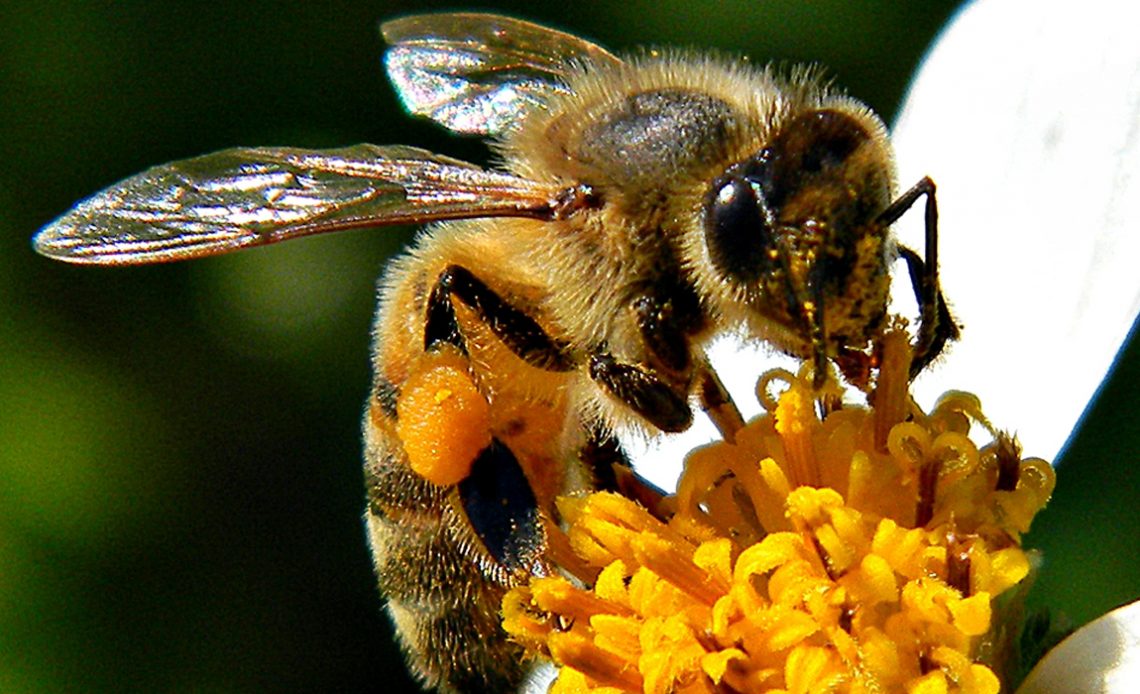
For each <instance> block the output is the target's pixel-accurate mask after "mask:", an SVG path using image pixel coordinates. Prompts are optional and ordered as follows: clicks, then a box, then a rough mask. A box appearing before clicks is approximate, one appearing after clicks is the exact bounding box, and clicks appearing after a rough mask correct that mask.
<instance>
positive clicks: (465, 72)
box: [35, 14, 957, 691]
mask: <svg viewBox="0 0 1140 694" xmlns="http://www.w3.org/2000/svg"><path fill="white" fill-rule="evenodd" d="M382 31H383V34H384V37H385V39H386V40H387V41H388V43H389V44H390V48H389V49H388V52H387V54H386V58H385V64H386V67H387V70H388V74H389V77H390V78H391V80H392V82H393V83H394V84H395V87H396V90H397V92H398V93H399V95H400V96H401V98H402V99H403V101H404V104H405V106H406V107H407V109H408V110H409V111H411V112H412V113H413V114H416V115H420V116H426V117H428V118H430V119H432V120H434V121H436V122H437V123H439V124H441V125H443V126H444V127H446V128H448V129H450V130H452V131H455V132H459V133H474V134H480V135H485V136H490V137H492V138H494V139H493V143H494V146H495V148H496V151H497V152H498V154H499V156H500V158H501V165H500V167H499V168H495V169H487V168H481V167H479V166H475V165H472V164H469V163H465V162H462V161H459V160H456V159H452V158H449V157H446V156H442V155H438V154H433V153H431V152H428V151H425V150H422V149H417V148H414V147H408V146H402V145H389V146H374V145H367V144H362V145H356V146H352V147H345V148H342V149H334V150H326V151H311V150H303V149H295V148H268V147H263V148H239V149H230V150H225V151H222V152H217V153H214V154H209V155H205V156H202V157H197V158H194V159H189V160H186V161H181V162H176V163H171V164H166V165H163V166H159V167H156V168H153V169H150V170H148V171H145V172H143V173H141V174H138V175H136V176H134V177H131V178H128V179H126V180H125V181H123V182H121V183H119V184H117V185H115V186H112V187H110V188H108V189H106V190H104V191H102V192H100V193H97V194H96V195H94V196H93V197H91V198H89V199H87V200H85V201H83V202H80V203H79V204H78V205H76V206H75V208H73V209H72V210H71V211H69V212H68V213H66V214H65V215H64V216H62V217H61V218H60V219H58V220H56V221H55V222H54V223H52V224H51V225H49V226H48V227H46V228H45V229H43V230H42V231H41V232H40V233H39V234H38V235H37V236H36V238H35V246H36V249H37V250H38V251H39V252H40V253H43V254H45V255H48V256H51V257H54V258H58V259H60V260H64V261H69V262H77V263H103V264H112V265H115V264H136V263H152V262H165V261H173V260H180V259H185V258H194V257H201V256H206V255H212V254H217V253H226V252H229V251H233V250H237V249H240V248H245V247H249V246H259V245H264V244H269V243H274V242H277V241H283V240H287V239H292V238H297V237H301V236H307V235H310V234H319V233H324V232H330V231H339V230H345V229H355V228H361V227H376V226H385V225H396V224H408V223H425V222H439V223H438V224H434V225H432V226H429V227H427V229H426V231H425V232H424V233H423V234H422V235H421V236H420V238H419V239H418V241H417V242H416V244H415V246H414V247H413V248H412V249H411V250H410V251H409V252H408V253H407V254H406V255H404V256H403V257H401V258H399V259H398V260H396V261H395V262H393V263H392V265H391V266H390V267H389V268H388V270H387V271H386V272H385V274H384V276H383V278H382V280H381V282H380V292H379V293H380V301H379V304H380V306H379V311H378V315H377V319H376V324H375V347H374V350H373V365H374V381H373V386H372V393H371V396H370V398H369V400H368V404H367V408H366V413H365V416H364V440H365V474H366V486H367V498H368V507H367V512H366V514H365V516H366V522H367V525H368V531H369V536H370V540H371V546H372V552H373V556H374V560H375V567H376V573H377V576H378V580H379V584H380V588H381V590H382V591H383V593H384V594H385V596H386V598H387V609H388V612H389V614H390V616H391V618H392V620H393V622H394V624H395V626H396V629H397V632H398V635H399V639H400V641H401V644H402V646H403V648H404V650H405V653H406V655H407V659H408V663H409V666H410V668H411V670H412V671H413V672H414V673H415V674H417V675H418V676H419V677H420V679H421V680H422V682H423V683H424V684H425V685H426V686H429V687H434V688H438V689H440V690H447V691H500V690H506V689H510V688H513V687H515V686H517V685H518V684H519V683H520V682H521V680H522V679H523V677H524V676H525V670H526V665H525V663H524V662H523V659H522V657H521V651H520V649H519V648H518V647H517V646H516V645H515V644H513V643H511V642H509V641H508V640H507V638H506V636H505V634H504V633H503V632H502V630H501V629H500V627H499V623H498V622H499V617H498V610H499V603H500V600H501V598H502V596H503V594H504V592H505V590H506V589H507V588H508V587H510V586H511V585H514V584H516V583H517V582H518V581H519V580H521V578H522V577H525V576H529V575H533V574H541V573H545V572H550V571H553V570H554V569H553V568H552V567H551V566H549V563H548V560H547V559H546V558H545V552H546V548H547V547H548V545H549V544H551V543H554V542H557V541H558V530H557V528H558V512H557V509H556V508H555V506H554V499H555V498H556V497H557V496H559V495H563V494H569V493H574V492H576V491H581V490H586V489H598V488H610V489H619V490H622V491H624V492H625V493H628V494H638V493H645V492H646V487H645V486H644V485H641V484H639V483H638V482H637V479H636V476H634V475H633V474H632V472H631V470H630V469H629V466H628V461H627V459H626V457H625V455H624V453H623V452H622V450H621V447H620V445H619V444H618V443H617V438H616V434H617V432H619V431H622V430H626V429H633V430H637V431H640V432H643V433H646V434H650V435H651V434H655V433H658V432H676V431H681V430H684V429H686V428H687V427H688V426H689V425H690V423H691V422H692V419H693V411H692V407H693V405H694V404H697V405H699V407H701V408H702V409H703V410H704V411H705V412H707V413H708V414H709V416H710V417H711V418H712V419H713V421H714V422H715V423H716V424H717V426H718V427H719V428H720V430H721V431H722V433H723V434H724V435H725V436H726V437H728V438H731V437H732V435H733V433H734V432H735V430H736V429H737V428H738V427H739V426H740V425H741V422H740V415H739V413H738V412H737V411H736V408H735V406H734V405H733V403H732V402H731V399H730V398H729V397H728V395H727V391H726V390H725V388H724V386H723V385H722V384H721V382H720V380H719V379H718V377H717V375H716V374H715V372H714V371H713V370H712V369H711V367H710V366H709V363H708V359H707V356H706V353H705V349H706V347H707V345H708V344H709V342H710V341H711V340H712V339H713V338H714V337H716V336H718V335H720V334H724V333H727V332H741V333H744V334H745V335H747V336H748V337H750V338H751V339H754V340H762V341H766V342H768V343H770V344H772V345H773V346H775V347H776V348H778V349H780V350H782V351H784V352H787V353H789V354H792V355H795V356H798V357H800V358H803V359H804V360H806V361H808V362H809V363H810V364H811V365H812V366H813V368H814V374H815V378H816V383H817V385H821V384H822V383H823V381H824V380H825V379H826V378H828V377H829V376H828V374H829V373H830V368H831V366H830V365H831V364H835V365H837V366H838V367H839V370H840V371H841V372H842V373H843V374H844V375H845V376H846V377H847V378H848V380H849V381H852V382H854V383H856V384H859V383H863V382H865V381H866V379H867V378H868V377H869V376H868V373H869V372H870V370H871V369H872V368H873V365H874V348H875V344H876V340H877V338H878V336H879V334H880V331H881V329H882V327H883V325H884V323H885V321H886V315H887V300H888V293H889V292H888V289H889V269H890V266H891V265H892V263H893V262H894V261H895V260H896V259H899V258H901V259H902V260H904V261H905V263H906V266H907V268H908V271H909V275H910V280H911V284H912V286H913V289H914V293H915V296H916V298H917V300H918V304H919V307H920V315H919V320H918V324H917V329H916V337H915V355H916V356H915V359H914V363H913V365H912V374H914V373H917V372H918V371H920V370H921V369H922V368H923V367H925V366H926V365H927V364H928V363H929V362H930V361H931V360H932V359H934V358H935V357H936V356H937V355H938V354H939V353H940V352H941V350H942V349H943V347H944V345H945V344H946V342H947V341H948V340H952V339H954V338H956V337H957V326H956V325H955V323H954V321H953V320H952V318H951V316H950V313H949V310H948V309H947V306H946V302H945V300H944V299H943V297H942V293H941V290H940V289H939V284H938V275H937V267H938V263H937V257H936V249H937V223H936V222H937V211H936V203H935V189H934V184H933V183H932V182H931V181H930V180H929V179H923V180H922V181H920V182H919V183H918V184H917V185H915V186H914V187H913V188H911V189H910V190H909V191H907V192H905V193H903V194H902V195H901V196H898V197H896V196H895V181H894V173H893V155H892V152H891V148H890V145H889V143H888V141H887V135H886V128H885V127H884V125H883V123H882V122H881V120H880V119H879V118H878V117H877V116H876V115H875V114H874V113H873V112H871V110H870V109H868V108H867V107H866V106H864V105H863V104H861V103H860V102H858V101H856V100H854V99H852V98H850V97H847V96H845V95H843V94H841V93H838V92H836V91H834V90H833V89H831V88H829V87H828V86H826V85H825V84H823V83H822V81H821V80H820V78H819V77H818V75H817V74H815V73H814V72H812V71H810V70H798V71H793V72H792V73H791V75H790V76H786V77H785V76H780V75H778V74H776V73H775V72H773V71H771V70H768V69H758V68H754V67H751V66H748V65H746V64H740V63H733V62H729V61H725V60H722V59H718V58H713V57H710V56H706V55H701V54H696V53H685V52H668V51H667V52H647V53H643V54H641V55H638V56H635V57H631V58H628V59H622V58H619V57H616V56H615V55H613V54H611V53H610V52H608V51H606V50H605V49H603V48H601V47H599V46H597V45H595V44H593V43H591V42H589V41H586V40H584V39H581V38H577V37H575V36H571V35H568V34H565V33H562V32H559V31H555V30H552V29H548V28H544V27H541V26H537V25H535V24H531V23H528V22H525V21H521V20H517V19H510V18H506V17H500V16H494V15H483V14H441V15H429V16H413V17H407V18H403V19H397V20H395V21H391V22H387V23H385V24H384V25H383V26H382ZM919 198H925V213H926V249H925V254H923V255H921V256H920V255H919V254H918V253H916V252H915V251H912V250H910V249H908V248H905V247H902V246H900V245H898V244H896V243H895V242H894V240H893V238H892V237H891V235H890V226H891V224H892V223H893V222H894V221H895V220H897V219H898V218H899V217H900V216H901V215H902V214H903V213H904V212H905V211H906V210H907V209H908V208H910V207H911V206H912V205H913V204H914V203H915V202H916V201H917V200H918V199H919ZM650 491H651V490H650Z"/></svg>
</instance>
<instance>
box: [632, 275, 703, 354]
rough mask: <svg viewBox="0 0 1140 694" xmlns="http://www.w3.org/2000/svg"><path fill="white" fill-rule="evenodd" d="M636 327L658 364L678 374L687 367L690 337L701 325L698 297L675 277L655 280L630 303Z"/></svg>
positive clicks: (690, 349)
mask: <svg viewBox="0 0 1140 694" xmlns="http://www.w3.org/2000/svg"><path fill="white" fill-rule="evenodd" d="M633 312H634V315H635V319H636V322H637V328H638V330H639V331H640V332H641V339H642V340H643V341H644V342H645V346H646V347H648V348H649V350H650V351H651V352H652V353H653V355H654V356H655V357H656V358H657V359H658V361H660V362H661V366H663V367H664V368H666V369H668V370H670V371H674V372H677V373H684V372H686V371H688V369H689V365H690V364H689V360H690V353H691V352H692V348H691V346H690V343H689V336H690V335H692V334H693V333H695V332H697V331H698V330H699V329H700V328H701V323H702V320H703V318H702V316H701V307H700V300H699V299H698V298H697V294H696V292H695V291H694V290H693V288H692V287H689V286H687V285H684V284H682V283H681V282H679V281H677V280H675V279H663V280H658V281H657V282H656V283H655V284H654V286H653V287H652V289H651V291H650V292H649V293H647V294H644V295H642V296H639V297H638V298H637V299H635V300H634V302H633Z"/></svg>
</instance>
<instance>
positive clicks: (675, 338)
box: [633, 277, 744, 443]
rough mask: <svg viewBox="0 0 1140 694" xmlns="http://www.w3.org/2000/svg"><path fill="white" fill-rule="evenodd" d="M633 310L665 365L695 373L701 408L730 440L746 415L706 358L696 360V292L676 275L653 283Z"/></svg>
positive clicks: (699, 319)
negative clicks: (694, 355) (693, 340)
mask: <svg viewBox="0 0 1140 694" xmlns="http://www.w3.org/2000/svg"><path fill="white" fill-rule="evenodd" d="M633 310H634V315H635V317H636V321H637V327H638V330H639V332H640V333H641V339H642V340H643V341H644V342H645V346H646V347H648V348H649V351H650V353H651V354H652V355H653V357H655V358H656V360H657V362H658V363H660V364H661V366H662V368H664V369H665V370H667V371H671V372H674V373H677V374H687V373H688V372H690V371H694V372H695V376H696V391H697V395H698V397H699V398H700V403H701V409H702V410H704V412H705V413H706V414H708V416H709V419H711V420H712V422H713V424H715V425H716V427H717V429H718V430H719V431H720V434H721V436H723V437H724V439H725V440H726V441H728V442H729V443H731V442H732V441H733V440H734V438H735V436H736V432H737V431H738V430H740V429H741V428H742V427H743V426H744V418H743V417H742V416H741V415H740V410H739V409H738V408H737V407H736V403H735V402H733V401H732V396H730V395H729V393H728V390H727V389H726V388H725V387H724V384H723V383H721V381H720V378H719V377H718V376H717V374H716V372H714V371H713V370H712V366H711V365H709V363H708V361H707V359H706V358H704V357H703V356H702V357H701V358H700V359H698V360H697V363H696V364H694V363H693V346H692V342H691V335H693V334H694V333H696V332H698V331H699V330H700V329H701V328H702V327H703V323H704V316H703V314H702V313H701V308H700V299H698V298H697V294H696V292H695V291H694V290H693V288H692V287H690V286H688V285H686V284H683V283H681V282H679V281H678V280H676V278H674V277H669V278H663V279H661V280H658V281H657V282H656V283H655V284H654V285H653V286H652V293H649V294H646V295H643V296H641V297H638V298H637V299H636V300H635V301H634V302H633ZM684 380H686V381H687V380H689V379H688V377H685V379H684Z"/></svg>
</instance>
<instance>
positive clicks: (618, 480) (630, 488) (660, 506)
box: [578, 429, 672, 520]
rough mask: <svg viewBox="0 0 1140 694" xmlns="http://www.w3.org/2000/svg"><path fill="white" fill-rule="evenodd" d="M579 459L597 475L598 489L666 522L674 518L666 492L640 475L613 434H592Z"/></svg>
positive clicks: (595, 480)
mask: <svg viewBox="0 0 1140 694" xmlns="http://www.w3.org/2000/svg"><path fill="white" fill-rule="evenodd" d="M578 459H579V460H580V461H581V463H582V465H583V467H585V468H586V469H587V470H590V471H591V472H592V473H593V476H594V488H596V489H599V490H603V491H609V492H617V493H619V494H621V495H622V496H624V497H626V498H627V499H633V500H634V501H636V502H638V503H640V504H641V505H642V506H644V507H645V508H646V509H648V510H649V512H650V513H652V514H653V515H655V516H657V517H658V518H661V519H663V520H667V519H668V518H669V517H670V516H671V515H672V512H671V511H670V510H668V509H667V508H666V504H665V500H666V494H665V491H664V490H663V489H661V488H660V487H658V486H657V485H655V484H653V483H652V482H650V481H649V480H647V479H645V478H644V477H642V476H641V475H639V474H637V472H636V471H635V470H634V469H633V465H632V464H630V462H629V458H628V457H627V456H626V454H625V451H623V450H622V448H621V444H620V443H618V440H617V438H616V437H614V436H613V434H609V433H606V432H604V431H603V430H601V429H595V430H594V431H592V432H590V436H589V438H587V440H586V443H585V444H584V445H583V446H582V447H581V448H580V449H579V451H578Z"/></svg>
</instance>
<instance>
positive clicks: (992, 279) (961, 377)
mask: <svg viewBox="0 0 1140 694" xmlns="http://www.w3.org/2000/svg"><path fill="white" fill-rule="evenodd" d="M1137 26H1140V6H1137V5H1134V4H1131V3H1116V2H1107V1H1103V2H1085V3H1060V2H1056V3H1055V2H1048V3H1042V2H1029V1H1028V0H992V1H983V2H979V3H976V4H974V5H971V6H969V7H968V8H967V9H966V10H965V11H964V12H962V13H961V15H960V16H959V17H957V18H956V20H955V21H954V22H953V23H952V25H951V26H950V27H949V28H948V30H947V31H946V32H945V33H944V35H943V36H942V37H941V38H940V39H939V41H938V43H937V44H936V46H935V47H934V49H933V51H932V52H931V53H930V55H929V56H928V58H927V59H926V62H925V63H924V65H923V66H922V68H921V70H920V71H919V74H918V76H917V79H916V81H915V83H914V85H913V86H912V88H911V93H910V95H909V97H908V100H907V102H906V105H905V107H904V110H903V113H902V116H901V117H900V119H899V122H898V125H897V127H896V133H895V136H894V141H895V146H896V151H897V153H898V157H899V168H900V174H901V175H900V181H901V183H902V185H903V186H904V187H905V186H907V185H909V184H910V183H912V182H913V181H916V180H918V179H919V178H920V177H921V176H923V175H930V176H931V177H932V178H933V179H934V180H935V182H936V183H937V185H938V203H939V211H940V217H941V219H940V225H939V232H940V244H939V246H940V249H939V252H940V261H941V262H940V266H941V272H942V280H943V288H944V290H945V293H946V296H947V298H948V299H949V301H950V302H951V306H952V308H953V311H954V314H955V316H956V317H957V318H958V320H959V321H960V322H961V323H963V324H964V326H965V328H964V331H963V336H962V340H961V342H960V343H958V344H956V345H954V347H953V349H952V350H951V351H950V353H949V354H948V355H947V356H946V357H945V359H944V360H943V361H942V362H941V363H940V364H937V365H936V366H935V367H934V368H933V369H931V370H930V371H929V372H928V374H927V375H925V376H924V377H920V378H919V380H918V381H917V383H916V394H917V395H918V397H919V402H920V403H921V404H923V405H927V406H929V405H930V404H932V401H933V398H934V397H936V396H937V395H938V394H939V393H940V392H941V391H942V390H943V389H945V388H948V387H953V388H959V389H966V390H970V391H972V392H975V393H976V394H978V395H979V396H980V397H981V398H982V402H983V405H984V406H985V409H986V411H987V413H988V414H989V416H990V417H991V419H992V420H993V421H994V423H995V424H996V425H998V426H1016V427H1017V433H1018V435H1019V437H1020V439H1021V442H1022V444H1023V445H1024V448H1025V452H1026V454H1028V455H1037V456H1041V457H1044V458H1046V459H1053V458H1054V457H1055V455H1056V454H1057V452H1058V451H1059V450H1060V448H1061V447H1062V446H1063V445H1064V443H1065V441H1066V439H1067V438H1068V436H1069V434H1070V432H1071V431H1072V430H1073V426H1074V424H1075V423H1076V422H1077V420H1078V418H1079V417H1080V415H1081V412H1082V411H1083V410H1084V408H1085V405H1086V403H1088V401H1089V399H1090V398H1091V397H1092V396H1093V394H1094V393H1095V391H1096V389H1097V387H1098V385H1099V384H1100V382H1101V380H1102V379H1103V377H1104V375H1105V372H1106V371H1107V370H1108V368H1109V366H1110V365H1111V363H1112V360H1113V358H1114V357H1115V355H1116V353H1117V351H1118V349H1119V347H1120V345H1121V343H1122V342H1123V340H1124V338H1125V337H1126V335H1127V334H1128V331H1129V328H1130V327H1131V325H1132V323H1133V320H1134V319H1135V317H1136V313H1137V308H1138V306H1140V266H1138V262H1140V41H1137V40H1136V37H1135V30H1136V27H1137ZM903 222H906V223H907V226H906V227H905V231H903V232H902V234H901V235H902V237H903V242H904V243H907V244H908V245H910V246H912V247H916V248H921V247H922V242H921V239H922V230H921V223H920V222H921V214H914V213H911V214H908V215H906V216H904V219H903ZM900 226H901V225H900ZM904 291H905V290H904ZM896 294H897V292H896ZM1028 415H1032V416H1028Z"/></svg>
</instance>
